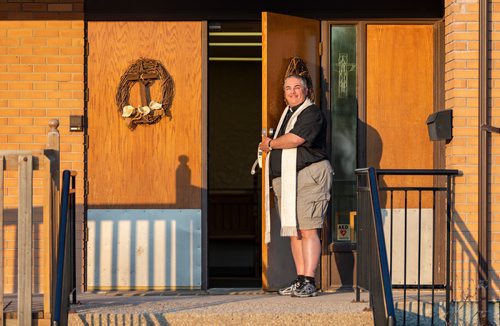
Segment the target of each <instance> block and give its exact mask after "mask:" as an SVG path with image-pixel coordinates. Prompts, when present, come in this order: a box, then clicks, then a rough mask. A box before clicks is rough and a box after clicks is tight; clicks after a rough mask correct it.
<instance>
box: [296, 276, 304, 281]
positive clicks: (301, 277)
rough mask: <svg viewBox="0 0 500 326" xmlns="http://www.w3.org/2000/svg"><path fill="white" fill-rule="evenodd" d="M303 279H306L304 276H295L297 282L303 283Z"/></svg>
mask: <svg viewBox="0 0 500 326" xmlns="http://www.w3.org/2000/svg"><path fill="white" fill-rule="evenodd" d="M305 279H306V277H305V276H304V275H297V280H299V281H300V282H303V281H304V280H305Z"/></svg>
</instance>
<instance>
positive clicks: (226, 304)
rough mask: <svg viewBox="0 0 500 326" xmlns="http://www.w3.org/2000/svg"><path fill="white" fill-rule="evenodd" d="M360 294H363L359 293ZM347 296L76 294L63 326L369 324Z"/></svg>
mask: <svg viewBox="0 0 500 326" xmlns="http://www.w3.org/2000/svg"><path fill="white" fill-rule="evenodd" d="M365 296H366V295H365ZM353 299H354V293H353V292H334V293H320V294H319V296H317V297H313V298H291V297H282V296H279V295H277V294H276V293H265V292H262V291H261V290H241V289H239V290H231V289H212V290H209V291H208V292H184V293H179V292H175V293H139V292H138V293H133V292H129V293H100V294H93V293H92V294H90V293H88V294H81V295H79V297H78V300H79V301H80V302H81V303H80V304H77V305H72V306H71V311H72V312H71V313H70V315H69V320H68V324H69V325H102V326H104V325H207V324H208V325H373V317H372V312H371V311H366V310H367V308H368V304H367V303H366V300H367V296H366V297H363V299H364V300H365V302H362V303H355V302H352V301H353Z"/></svg>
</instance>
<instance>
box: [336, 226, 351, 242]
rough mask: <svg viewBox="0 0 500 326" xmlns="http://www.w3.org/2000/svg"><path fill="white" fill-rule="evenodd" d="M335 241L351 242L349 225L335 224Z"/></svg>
mask: <svg viewBox="0 0 500 326" xmlns="http://www.w3.org/2000/svg"><path fill="white" fill-rule="evenodd" d="M337 240H347V241H350V240H351V226H350V225H349V224H337Z"/></svg>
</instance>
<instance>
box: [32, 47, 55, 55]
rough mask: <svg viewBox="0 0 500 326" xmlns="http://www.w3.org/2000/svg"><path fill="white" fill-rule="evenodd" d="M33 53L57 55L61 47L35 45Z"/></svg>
mask: <svg viewBox="0 0 500 326" xmlns="http://www.w3.org/2000/svg"><path fill="white" fill-rule="evenodd" d="M33 54H35V55H56V54H59V48H57V47H50V48H49V47H35V48H33Z"/></svg>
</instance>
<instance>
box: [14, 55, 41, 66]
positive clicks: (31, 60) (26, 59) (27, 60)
mask: <svg viewBox="0 0 500 326" xmlns="http://www.w3.org/2000/svg"><path fill="white" fill-rule="evenodd" d="M19 62H20V63H39V64H45V62H46V60H45V58H44V57H35V56H29V57H24V56H23V57H20V58H19Z"/></svg>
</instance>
